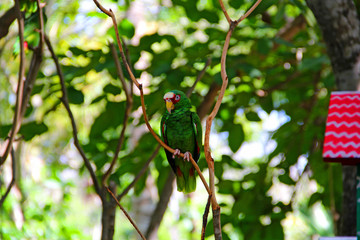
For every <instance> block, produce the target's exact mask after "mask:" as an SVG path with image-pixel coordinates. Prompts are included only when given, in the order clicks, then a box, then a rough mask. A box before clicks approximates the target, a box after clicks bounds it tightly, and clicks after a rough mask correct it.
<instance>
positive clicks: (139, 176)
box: [117, 144, 161, 201]
mask: <svg viewBox="0 0 360 240" xmlns="http://www.w3.org/2000/svg"><path fill="white" fill-rule="evenodd" d="M160 148H161V145H160V144H158V145H157V147H156V148H155V150H154V152H153V154H152V155H151V156H150V157H149V159H148V160H147V161H146V163H145V164H144V166H143V167H142V168H141V170H140V171H139V173H138V174H137V175H136V177H135V178H134V180H133V181H132V182H131V183H130V184H129V186H127V188H125V190H124V191H123V192H122V193H121V194H120V195H119V196H118V197H117V199H118V201H120V200H121V199H122V198H123V197H124V196H125V195H126V194H128V192H129V191H130V189H131V188H133V187H134V186H135V184H136V183H137V181H138V180H139V179H140V178H141V177H142V176H143V175H144V173H145V172H146V170H147V169H148V167H149V164H150V163H151V161H152V160H153V159H154V158H155V157H156V155H157V154H158V153H159V150H160Z"/></svg>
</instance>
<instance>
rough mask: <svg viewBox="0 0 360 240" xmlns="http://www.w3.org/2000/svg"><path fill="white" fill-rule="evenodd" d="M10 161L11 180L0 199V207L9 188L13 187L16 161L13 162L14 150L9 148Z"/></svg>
mask: <svg viewBox="0 0 360 240" xmlns="http://www.w3.org/2000/svg"><path fill="white" fill-rule="evenodd" d="M11 161H12V165H11V168H12V178H11V182H10V184H9V186H8V187H7V189H6V192H5V194H4V195H3V196H2V197H1V199H0V207H1V206H2V205H3V203H4V201H5V199H6V197H7V196H8V194H9V193H10V190H11V188H12V187H13V186H14V184H15V177H16V175H15V174H16V161H15V153H14V148H13V147H12V148H11Z"/></svg>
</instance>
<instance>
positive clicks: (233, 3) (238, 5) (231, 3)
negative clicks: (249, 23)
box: [229, 0, 244, 9]
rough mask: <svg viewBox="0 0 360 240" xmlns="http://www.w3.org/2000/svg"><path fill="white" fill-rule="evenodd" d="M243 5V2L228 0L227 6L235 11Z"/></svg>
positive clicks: (241, 0)
mask: <svg viewBox="0 0 360 240" xmlns="http://www.w3.org/2000/svg"><path fill="white" fill-rule="evenodd" d="M243 4H244V0H230V1H229V5H230V6H231V7H233V8H235V9H239V8H240V7H241V6H242V5H243Z"/></svg>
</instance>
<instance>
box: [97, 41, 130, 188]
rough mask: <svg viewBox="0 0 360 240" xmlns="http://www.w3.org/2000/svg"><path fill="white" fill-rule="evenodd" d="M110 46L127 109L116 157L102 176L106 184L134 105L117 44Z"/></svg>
mask: <svg viewBox="0 0 360 240" xmlns="http://www.w3.org/2000/svg"><path fill="white" fill-rule="evenodd" d="M109 46H110V49H111V53H112V55H113V58H114V61H115V66H116V70H117V74H118V77H119V79H120V81H121V84H122V86H123V89H124V91H125V95H126V109H125V114H124V120H123V127H122V129H121V133H120V137H119V140H118V143H117V146H116V150H115V154H114V157H113V159H112V161H111V164H110V166H109V168H108V170H107V171H106V172H105V174H104V175H103V177H102V184H103V185H105V182H106V180H107V179H108V178H109V176H110V174H111V172H112V170H113V168H114V166H115V163H116V160H117V158H118V156H119V153H120V150H121V147H122V145H123V143H124V139H125V130H126V127H127V124H128V120H129V116H130V113H131V109H132V105H133V99H132V94H130V92H129V89H128V87H127V84H126V82H125V78H124V73H123V71H122V69H121V66H120V62H119V58H118V55H117V53H116V49H115V46H114V44H112V43H110V44H109Z"/></svg>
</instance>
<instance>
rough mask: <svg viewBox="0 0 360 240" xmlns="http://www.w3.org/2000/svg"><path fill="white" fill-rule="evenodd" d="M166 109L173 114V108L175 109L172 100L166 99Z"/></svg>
mask: <svg viewBox="0 0 360 240" xmlns="http://www.w3.org/2000/svg"><path fill="white" fill-rule="evenodd" d="M166 109H167V110H168V112H169V113H170V114H171V110H173V109H174V104H173V102H172V101H171V100H166Z"/></svg>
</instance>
